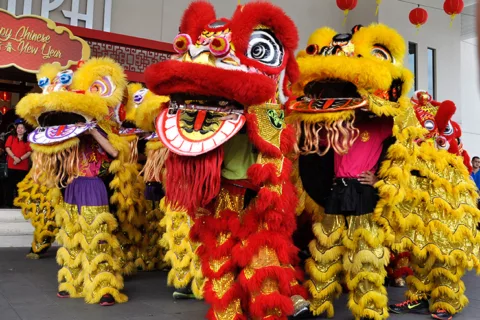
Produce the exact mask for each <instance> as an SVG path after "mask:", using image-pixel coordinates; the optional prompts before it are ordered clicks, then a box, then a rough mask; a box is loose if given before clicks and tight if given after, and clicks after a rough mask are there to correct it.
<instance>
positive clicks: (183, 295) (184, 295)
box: [173, 285, 195, 299]
mask: <svg viewBox="0 0 480 320" xmlns="http://www.w3.org/2000/svg"><path fill="white" fill-rule="evenodd" d="M173 299H195V296H194V295H193V292H192V290H191V289H190V285H188V286H186V287H185V288H180V289H176V290H175V291H174V292H173Z"/></svg>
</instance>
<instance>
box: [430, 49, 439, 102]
mask: <svg viewBox="0 0 480 320" xmlns="http://www.w3.org/2000/svg"><path fill="white" fill-rule="evenodd" d="M436 64H437V50H436V49H432V48H428V92H429V93H430V94H431V95H432V97H433V99H437V75H436V73H437V65H436Z"/></svg>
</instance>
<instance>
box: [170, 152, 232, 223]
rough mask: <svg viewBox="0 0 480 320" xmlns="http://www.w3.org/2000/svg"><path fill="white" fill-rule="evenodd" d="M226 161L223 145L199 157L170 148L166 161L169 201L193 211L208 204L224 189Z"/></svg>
mask: <svg viewBox="0 0 480 320" xmlns="http://www.w3.org/2000/svg"><path fill="white" fill-rule="evenodd" d="M222 162H223V148H222V147H219V148H216V149H215V150H212V151H210V152H208V153H206V154H203V155H200V156H197V157H184V156H179V155H176V154H174V153H172V152H170V154H169V156H168V158H167V161H166V168H167V186H166V197H167V199H168V201H169V203H170V204H171V205H173V206H180V207H184V208H186V209H187V211H188V212H189V213H190V214H193V213H195V211H196V210H197V208H199V207H205V206H207V205H208V203H209V202H210V201H212V200H213V199H214V198H215V197H216V196H217V195H218V192H219V191H220V181H221V167H222ZM180 182H181V183H180Z"/></svg>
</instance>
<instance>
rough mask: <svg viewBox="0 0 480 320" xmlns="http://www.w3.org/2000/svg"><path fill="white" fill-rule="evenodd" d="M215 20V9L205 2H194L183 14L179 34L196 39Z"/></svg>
mask: <svg viewBox="0 0 480 320" xmlns="http://www.w3.org/2000/svg"><path fill="white" fill-rule="evenodd" d="M215 18H216V13H215V8H214V7H213V5H212V4H211V3H210V2H207V1H194V2H192V3H191V4H190V6H188V8H187V10H185V12H184V13H183V17H182V22H181V24H180V28H179V33H186V34H188V35H189V36H190V38H192V39H197V38H198V36H199V35H200V34H201V33H202V31H203V29H204V28H205V26H206V25H207V24H209V23H210V22H212V21H214V20H215Z"/></svg>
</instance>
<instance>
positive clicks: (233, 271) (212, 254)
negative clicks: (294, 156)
mask: <svg viewBox="0 0 480 320" xmlns="http://www.w3.org/2000/svg"><path fill="white" fill-rule="evenodd" d="M243 201H244V196H243V193H242V192H241V191H239V190H230V191H228V190H227V189H225V188H222V189H221V190H220V193H219V195H218V196H217V200H216V203H215V205H214V206H213V207H214V208H215V209H214V210H213V211H214V212H208V213H206V214H205V215H203V212H202V211H199V212H198V213H197V218H196V219H195V223H194V225H193V227H192V231H191V233H190V235H191V239H192V241H194V242H199V243H201V245H200V247H199V248H198V249H197V250H196V251H197V253H198V256H199V257H200V260H201V262H202V271H203V274H204V275H205V278H206V280H205V285H204V298H205V301H206V302H207V303H209V304H210V305H211V308H210V310H209V312H208V314H207V319H209V320H227V319H228V320H245V319H246V316H245V315H244V314H243V311H242V307H243V306H242V304H241V302H242V297H243V292H242V288H241V286H240V285H239V283H238V281H237V265H236V264H235V262H234V259H233V257H232V256H233V253H232V251H233V248H234V246H235V245H236V244H237V243H238V238H237V236H236V234H235V233H236V231H237V230H238V228H239V225H240V220H239V212H240V209H241V208H243ZM201 210H203V209H201Z"/></svg>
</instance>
